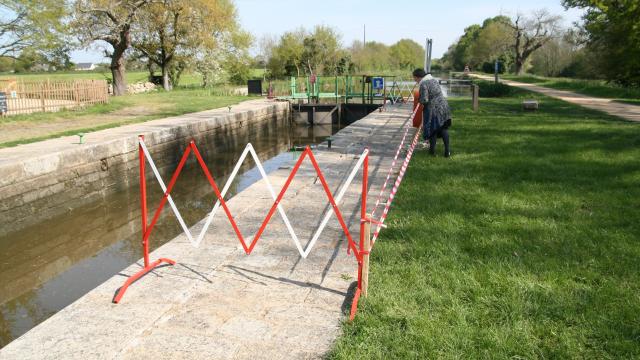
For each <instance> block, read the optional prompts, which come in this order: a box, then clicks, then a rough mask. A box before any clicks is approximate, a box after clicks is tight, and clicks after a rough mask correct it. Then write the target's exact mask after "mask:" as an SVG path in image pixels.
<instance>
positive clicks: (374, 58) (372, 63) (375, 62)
mask: <svg viewBox="0 0 640 360" xmlns="http://www.w3.org/2000/svg"><path fill="white" fill-rule="evenodd" d="M350 50H351V54H352V57H353V62H354V64H355V67H356V69H357V70H359V71H360V72H371V71H385V70H389V69H390V68H391V67H392V66H391V60H392V58H391V50H390V49H389V47H388V46H387V45H385V44H383V43H380V42H376V41H367V43H366V45H363V44H362V42H361V41H357V40H356V41H354V42H353V44H352V45H351V49H350Z"/></svg>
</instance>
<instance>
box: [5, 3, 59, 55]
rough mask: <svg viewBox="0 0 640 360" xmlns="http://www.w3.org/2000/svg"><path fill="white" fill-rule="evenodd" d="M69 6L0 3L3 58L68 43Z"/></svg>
mask: <svg viewBox="0 0 640 360" xmlns="http://www.w3.org/2000/svg"><path fill="white" fill-rule="evenodd" d="M65 4H66V3H65V2H64V1H55V0H38V1H31V0H4V1H1V2H0V56H3V57H14V58H16V57H18V55H19V54H20V52H21V51H22V50H24V49H26V48H31V49H40V50H48V49H53V48H57V47H59V46H60V45H62V44H64V43H65V31H66V27H65V25H64V18H65V17H66V15H67V8H66V5H65Z"/></svg>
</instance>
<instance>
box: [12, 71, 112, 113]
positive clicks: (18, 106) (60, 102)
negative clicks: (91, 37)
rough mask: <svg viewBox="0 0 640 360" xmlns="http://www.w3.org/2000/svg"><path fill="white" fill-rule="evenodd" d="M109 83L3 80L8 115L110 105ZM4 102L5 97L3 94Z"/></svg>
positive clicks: (101, 81) (104, 81) (98, 81)
mask: <svg viewBox="0 0 640 360" xmlns="http://www.w3.org/2000/svg"><path fill="white" fill-rule="evenodd" d="M108 86H109V85H108V84H107V81H106V80H45V81H20V80H15V79H0V92H2V93H4V98H5V99H6V109H7V111H6V113H5V114H4V115H18V114H30V113H34V112H43V111H60V110H64V109H71V108H77V107H83V106H87V105H92V104H105V103H108V102H109V91H108V90H109V87H108ZM0 101H2V94H0Z"/></svg>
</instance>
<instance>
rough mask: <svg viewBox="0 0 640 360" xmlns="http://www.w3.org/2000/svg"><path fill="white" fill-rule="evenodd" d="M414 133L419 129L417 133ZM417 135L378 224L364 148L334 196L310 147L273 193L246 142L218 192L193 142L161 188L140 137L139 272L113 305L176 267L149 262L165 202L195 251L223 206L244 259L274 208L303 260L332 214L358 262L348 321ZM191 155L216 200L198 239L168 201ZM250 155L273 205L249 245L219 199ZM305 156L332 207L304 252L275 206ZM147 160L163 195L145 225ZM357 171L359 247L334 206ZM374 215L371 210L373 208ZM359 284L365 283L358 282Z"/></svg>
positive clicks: (160, 180) (122, 288)
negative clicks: (158, 272) (155, 273)
mask: <svg viewBox="0 0 640 360" xmlns="http://www.w3.org/2000/svg"><path fill="white" fill-rule="evenodd" d="M417 111H418V110H417V109H416V111H414V112H413V115H412V117H411V119H412V118H413V116H415V114H416V112H417ZM411 119H410V120H409V122H408V124H409V126H410V124H411ZM408 131H409V128H407V129H405V133H404V137H403V139H402V142H401V143H400V146H399V148H398V151H397V152H396V156H395V158H394V160H393V164H392V167H391V169H390V170H389V174H388V175H387V179H386V181H385V184H384V185H383V188H382V190H381V192H380V196H379V198H378V201H376V205H375V208H377V207H378V205H379V204H380V198H381V197H382V194H383V193H384V190H385V188H386V187H387V183H388V182H389V179H390V176H391V173H392V172H393V168H394V166H395V164H396V161H397V159H398V156H399V154H400V152H401V149H402V147H403V146H404V144H405V138H406V137H407V134H408ZM418 131H419V130H418ZM418 135H419V132H418V134H416V136H415V137H414V141H413V142H412V144H411V147H410V149H409V151H408V153H407V157H406V159H405V161H404V163H403V166H402V168H401V171H400V174H399V176H398V178H397V179H396V181H395V184H394V187H393V189H392V191H391V194H390V196H389V199H388V200H387V202H386V206H385V208H384V211H383V214H382V217H381V218H380V220H379V221H376V220H373V214H372V215H371V216H367V196H366V194H367V190H368V176H369V150H368V149H365V150H364V151H363V152H362V154H361V155H360V157H359V159H358V161H357V163H356V164H355V166H354V167H353V168H352V169H351V171H350V173H349V176H348V177H347V180H346V181H345V182H344V184H343V185H342V186H341V188H340V190H338V191H337V194H333V193H332V192H331V190H330V188H329V185H328V184H327V181H326V179H325V177H324V174H323V173H322V170H321V169H320V166H319V165H318V163H317V161H316V158H315V156H314V155H313V152H312V151H311V149H310V148H309V147H308V146H307V147H306V149H305V150H304V151H303V152H302V154H301V155H300V157H299V158H298V160H297V162H296V163H295V165H294V167H293V169H292V171H291V173H290V174H289V176H288V178H287V180H286V181H285V183H284V185H283V187H282V189H281V190H280V192H279V193H278V194H277V195H276V192H275V190H274V189H273V186H272V184H271V182H270V181H269V178H268V176H267V174H266V172H265V170H264V167H263V166H262V163H261V162H260V159H259V158H258V155H257V154H256V152H255V150H254V148H253V146H252V145H251V144H247V146H246V147H245V149H244V151H243V152H242V154H241V155H240V158H239V159H238V162H237V163H236V166H235V167H234V169H233V171H232V172H231V175H230V176H229V179H228V180H227V182H226V183H225V185H224V187H223V188H222V191H220V189H219V188H218V185H217V184H216V182H215V180H214V179H213V176H212V175H211V172H210V171H209V168H208V167H207V165H206V163H205V161H204V160H203V158H202V155H201V154H200V152H199V151H198V148H197V146H196V144H195V142H194V141H191V142H190V143H189V145H188V146H187V148H186V149H185V151H184V153H183V155H182V158H181V159H180V161H179V163H178V166H177V168H176V170H175V171H174V172H173V174H172V176H171V179H170V180H169V184H168V185H165V182H164V181H163V179H162V177H161V176H160V173H159V171H158V169H157V167H156V165H155V163H154V161H153V158H152V157H151V155H150V153H149V150H148V149H147V146H146V145H145V142H144V137H143V136H139V138H138V153H139V160H140V164H139V168H140V203H141V210H142V217H141V218H142V251H143V254H144V267H143V268H142V269H141V270H140V271H138V272H137V273H135V274H134V275H132V276H131V277H129V278H128V279H127V280H126V281H125V283H124V284H123V285H122V287H120V288H119V289H118V290H117V292H116V295H115V297H114V298H113V302H115V303H118V302H120V300H121V299H122V297H123V296H124V293H125V292H126V290H127V288H128V287H129V286H130V285H131V284H132V283H134V282H135V281H136V280H138V279H139V278H141V277H142V276H144V275H145V274H147V273H148V272H150V271H151V270H153V269H154V268H156V267H157V266H159V265H160V264H162V263H167V264H171V265H173V264H175V261H174V260H171V259H167V258H160V259H158V260H156V261H154V262H149V237H150V236H151V233H152V231H153V229H154V227H155V225H156V223H157V221H158V218H159V216H160V213H161V212H162V210H163V208H164V206H165V205H166V204H167V202H168V203H169V206H170V207H171V209H172V211H173V213H174V214H175V216H176V218H177V220H178V222H179V223H180V226H181V227H182V230H183V231H184V233H185V235H186V236H187V238H188V239H189V242H190V243H191V245H193V246H194V247H198V246H199V245H200V243H201V242H202V240H203V239H204V236H205V234H206V233H207V231H208V229H209V227H210V226H211V222H212V220H213V217H214V216H215V215H216V213H217V211H218V209H219V208H220V207H222V209H223V211H224V213H225V214H226V216H227V219H228V220H229V222H230V224H231V226H232V227H233V230H234V232H235V234H236V236H237V238H238V241H239V242H240V244H241V245H242V248H243V249H244V251H245V253H246V254H247V255H249V254H251V252H252V251H253V249H254V247H255V246H256V244H257V243H258V241H259V240H260V237H261V236H262V233H263V232H264V230H265V229H266V227H267V224H268V223H269V221H270V220H271V218H272V217H273V215H274V213H275V211H276V210H277V211H278V213H279V214H280V216H281V217H282V220H283V221H284V223H285V225H286V227H287V230H288V232H289V235H290V236H291V239H292V240H293V242H294V245H295V246H296V248H297V250H298V252H299V253H300V256H302V257H303V258H306V257H307V256H308V255H309V253H310V252H311V250H312V249H313V247H314V245H315V244H316V242H317V240H318V239H319V237H320V235H321V234H322V232H323V231H324V229H325V227H326V226H327V224H328V222H329V220H330V218H331V216H332V215H333V214H335V215H336V217H337V219H338V222H339V223H340V226H341V228H342V231H343V232H344V234H345V236H346V238H347V249H348V250H350V251H353V253H354V255H355V258H356V260H357V262H358V288H357V289H356V293H355V296H354V300H353V303H352V307H351V316H350V318H351V319H353V318H354V316H355V313H356V311H357V304H358V300H359V298H360V294H361V293H362V292H363V291H364V292H365V293H366V276H367V275H366V271H367V270H366V269H364V268H363V267H367V268H368V261H369V253H370V250H371V247H372V245H373V243H374V242H375V239H376V238H377V236H378V234H379V232H380V229H381V228H382V227H384V224H383V223H384V220H385V218H386V216H387V213H388V211H389V207H390V206H391V202H392V201H393V197H394V195H395V193H396V192H397V190H398V187H399V186H400V183H401V182H402V177H403V175H404V172H405V171H406V168H407V166H408V163H409V161H410V159H411V154H412V153H413V149H414V148H415V145H416V143H417V139H418ZM191 153H193V155H194V156H195V157H196V160H197V161H198V164H199V165H200V167H201V168H202V170H203V172H204V175H205V176H206V178H207V180H208V181H209V184H210V186H211V188H212V189H213V192H214V193H215V195H216V198H217V200H216V202H215V204H214V205H213V208H212V209H211V211H210V212H209V215H208V216H207V218H206V219H205V222H204V226H203V227H202V229H201V230H200V233H199V234H198V236H197V237H194V236H193V234H192V233H191V231H190V230H189V228H188V226H187V224H186V223H185V221H184V219H183V218H182V215H181V214H180V211H179V210H178V208H177V206H176V204H175V202H174V201H173V198H172V197H171V191H172V190H173V187H174V185H175V183H176V181H177V180H178V177H179V176H180V173H181V171H182V169H183V168H184V165H185V163H186V161H187V159H188V157H189V155H190V154H191ZM249 154H250V155H251V157H252V158H253V160H254V161H255V163H256V166H257V168H258V171H259V172H260V175H261V176H262V178H263V179H264V183H265V185H266V187H267V189H268V190H269V193H270V194H271V197H272V198H273V204H272V206H271V208H270V209H269V211H268V213H267V214H266V216H265V218H264V220H263V221H262V224H261V225H260V228H259V229H258V232H257V233H256V234H255V235H254V237H253V239H252V240H251V242H249V243H247V241H246V240H245V237H244V235H243V234H242V231H241V230H240V228H239V227H238V225H237V223H236V221H235V219H234V217H233V215H232V214H231V211H230V210H229V207H228V206H227V203H226V201H225V200H224V197H225V196H226V194H227V192H228V190H229V188H230V186H231V184H232V183H233V180H234V179H235V177H236V176H237V175H238V172H239V170H240V167H241V166H242V164H243V163H244V161H245V160H246V158H247V156H248V155H249ZM307 157H308V158H309V161H310V162H311V164H312V165H313V168H314V169H315V171H316V174H317V176H318V179H319V180H320V183H321V184H322V187H323V190H324V192H325V194H326V196H327V199H328V201H329V203H330V204H331V208H329V209H328V210H327V211H326V212H325V214H324V216H323V218H322V221H321V222H320V225H319V226H318V228H317V229H316V231H315V232H314V234H313V237H312V238H311V241H310V242H309V244H308V245H307V247H306V248H304V247H303V246H302V245H301V243H300V239H299V238H298V236H297V235H296V233H295V231H294V229H293V226H292V225H291V222H290V221H289V218H288V217H287V214H286V213H285V211H284V208H283V207H282V205H281V204H280V202H281V201H282V199H283V197H284V195H285V193H286V192H287V190H288V189H289V186H290V185H291V182H292V180H293V178H294V177H295V175H296V173H297V172H298V170H299V169H300V166H301V165H302V162H303V161H304V159H305V158H307ZM147 161H148V162H149V165H150V166H151V170H152V171H153V174H154V175H155V177H156V179H157V181H158V183H159V185H160V187H161V188H162V191H163V192H164V195H163V197H162V199H161V200H160V203H159V205H158V207H157V209H156V210H155V213H154V215H153V218H152V219H151V222H150V223H149V222H148V212H147V210H148V209H147V183H146V177H145V166H146V162H147ZM360 168H362V189H361V204H360V212H361V214H360V215H361V221H360V242H359V244H356V243H355V241H354V240H353V237H352V235H351V232H350V231H349V228H348V226H347V224H346V223H345V221H344V217H343V216H342V212H341V211H340V208H339V207H338V204H339V203H340V202H341V201H342V198H343V197H344V195H345V193H346V191H347V189H348V188H349V186H350V185H351V183H352V182H353V180H354V179H355V177H356V175H357V174H358V172H359V170H360ZM374 212H375V209H374ZM372 223H373V224H377V229H376V231H375V233H374V237H373V239H372V240H373V241H372V242H371V244H369V238H370V233H369V229H370V224H372ZM363 276H364V277H365V280H364V281H363ZM363 282H364V284H363Z"/></svg>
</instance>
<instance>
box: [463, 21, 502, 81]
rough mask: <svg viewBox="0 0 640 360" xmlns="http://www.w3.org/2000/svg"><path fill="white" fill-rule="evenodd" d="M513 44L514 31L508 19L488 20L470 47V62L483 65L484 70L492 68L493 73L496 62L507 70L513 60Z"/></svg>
mask: <svg viewBox="0 0 640 360" xmlns="http://www.w3.org/2000/svg"><path fill="white" fill-rule="evenodd" d="M512 44H513V31H512V29H511V20H510V19H509V18H508V17H505V16H496V17H494V18H489V19H486V20H485V21H484V23H483V24H482V29H481V30H480V32H479V33H478V36H477V38H476V39H475V41H474V42H473V43H471V45H470V47H469V51H468V54H469V59H468V62H469V63H472V64H474V65H476V66H478V65H480V64H482V67H483V68H485V67H488V68H490V69H491V71H490V72H492V73H493V68H494V65H493V64H494V62H495V61H496V60H499V61H500V63H501V64H502V65H503V68H506V67H508V66H509V65H510V64H511V62H512V59H513V55H512V51H511V48H512Z"/></svg>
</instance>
